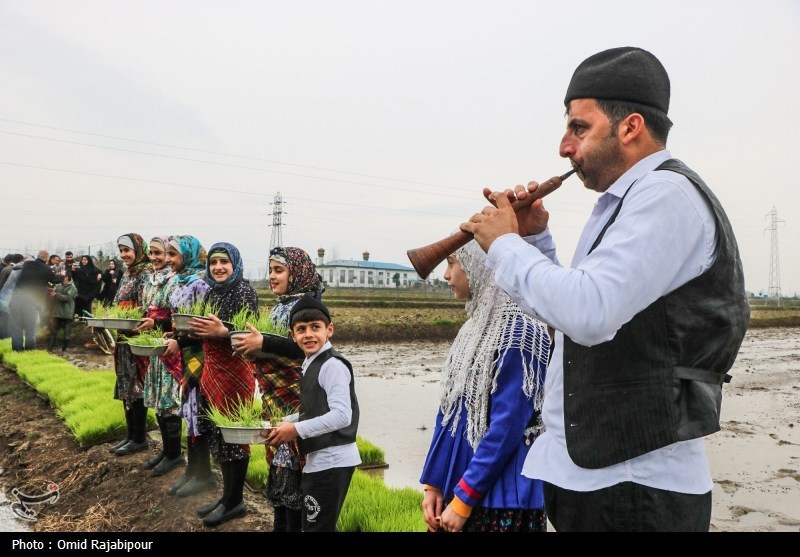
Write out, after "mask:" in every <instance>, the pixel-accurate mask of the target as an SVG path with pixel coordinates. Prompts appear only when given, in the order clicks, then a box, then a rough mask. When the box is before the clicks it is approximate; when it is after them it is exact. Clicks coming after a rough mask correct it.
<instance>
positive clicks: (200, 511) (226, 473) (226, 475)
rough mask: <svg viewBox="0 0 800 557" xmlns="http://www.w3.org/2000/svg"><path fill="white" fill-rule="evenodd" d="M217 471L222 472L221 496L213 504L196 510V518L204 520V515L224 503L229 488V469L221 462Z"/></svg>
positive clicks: (225, 463)
mask: <svg viewBox="0 0 800 557" xmlns="http://www.w3.org/2000/svg"><path fill="white" fill-rule="evenodd" d="M219 469H220V470H221V471H222V496H221V497H220V498H219V499H216V500H215V501H214V502H212V503H209V504H208V505H203V506H202V507H200V508H199V509H197V516H199V517H200V518H205V517H206V515H208V514H210V513H211V511H213V510H214V509H216V508H217V507H218V506H219V505H221V504H222V503H223V501H225V498H226V497H227V496H228V491H230V488H231V467H230V466H229V465H228V463H227V462H221V463H220V465H219Z"/></svg>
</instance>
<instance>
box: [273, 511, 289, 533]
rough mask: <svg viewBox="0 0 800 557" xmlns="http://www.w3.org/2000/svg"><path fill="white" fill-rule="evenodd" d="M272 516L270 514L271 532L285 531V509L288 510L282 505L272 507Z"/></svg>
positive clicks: (286, 525)
mask: <svg viewBox="0 0 800 557" xmlns="http://www.w3.org/2000/svg"><path fill="white" fill-rule="evenodd" d="M272 510H273V511H274V512H273V516H272V531H273V532H286V531H287V530H286V528H287V527H288V526H289V525H288V523H287V521H286V511H287V510H288V509H287V508H286V507H284V506H282V505H281V506H280V507H275V506H273V507H272Z"/></svg>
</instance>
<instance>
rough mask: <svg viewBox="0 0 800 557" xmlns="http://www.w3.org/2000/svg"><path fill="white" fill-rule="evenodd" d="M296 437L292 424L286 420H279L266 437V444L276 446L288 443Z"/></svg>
mask: <svg viewBox="0 0 800 557" xmlns="http://www.w3.org/2000/svg"><path fill="white" fill-rule="evenodd" d="M295 439H297V428H296V427H294V424H291V423H288V422H281V424H280V425H278V426H277V427H276V428H275V429H273V430H272V432H271V433H270V434H269V437H267V445H269V446H270V447H277V446H278V445H282V444H284V443H289V442H290V441H294V440H295Z"/></svg>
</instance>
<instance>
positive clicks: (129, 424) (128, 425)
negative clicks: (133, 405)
mask: <svg viewBox="0 0 800 557" xmlns="http://www.w3.org/2000/svg"><path fill="white" fill-rule="evenodd" d="M122 409H123V411H124V412H125V439H123V440H122V441H120V442H119V443H114V444H113V445H111V447H109V448H108V452H110V453H113V452H116V450H117V449H121V448H122V447H124V446H125V445H126V444H127V443H128V441H130V440H131V439H133V416H132V415H131V411H130V409H129V408H128V407H127V406H126V405H125V403H124V402H123V403H122Z"/></svg>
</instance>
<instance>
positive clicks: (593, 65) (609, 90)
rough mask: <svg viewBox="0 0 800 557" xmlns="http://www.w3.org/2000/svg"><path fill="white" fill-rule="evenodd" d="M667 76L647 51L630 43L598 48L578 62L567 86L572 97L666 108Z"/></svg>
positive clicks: (568, 96)
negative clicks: (604, 48) (618, 46)
mask: <svg viewBox="0 0 800 557" xmlns="http://www.w3.org/2000/svg"><path fill="white" fill-rule="evenodd" d="M669 89H670V87H669V76H668V75H667V70H665V69H664V66H663V65H662V64H661V62H660V61H659V60H658V58H656V57H655V56H653V54H651V53H650V52H647V51H646V50H643V49H641V48H637V47H633V46H624V47H620V48H611V49H608V50H604V51H603V52H598V53H597V54H594V55H592V56H590V57H589V58H587V59H586V60H584V61H583V62H581V63H580V65H579V66H578V68H577V69H576V70H575V73H574V74H573V75H572V80H571V81H570V83H569V87H567V95H566V97H564V105H566V106H568V105H569V101H571V100H572V99H600V100H612V101H628V102H635V103H639V104H644V105H647V106H652V107H654V108H657V109H659V110H660V111H662V112H663V113H664V114H666V113H667V112H669Z"/></svg>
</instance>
